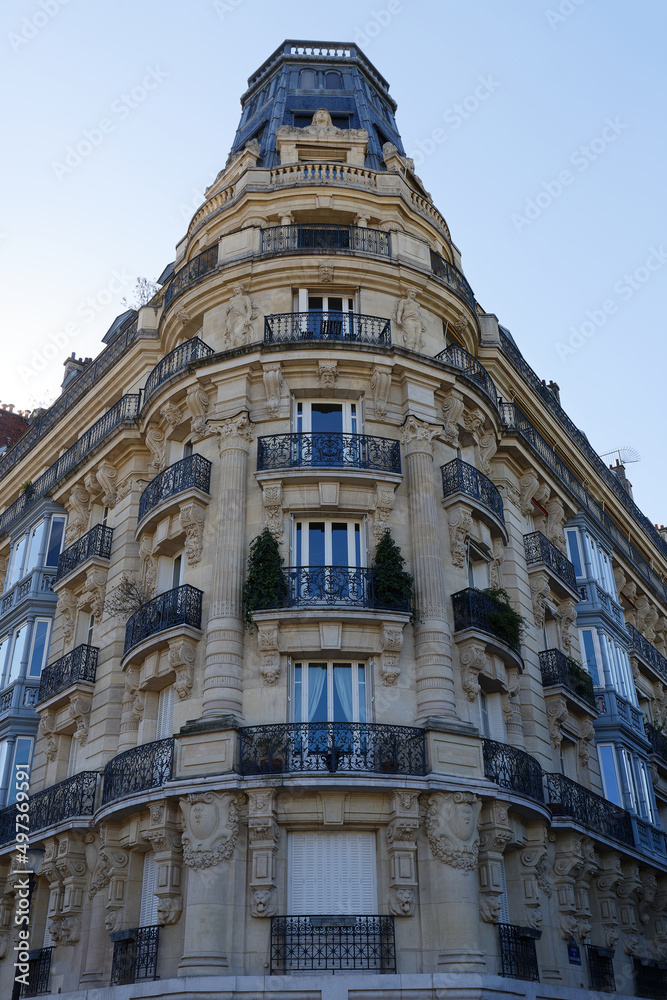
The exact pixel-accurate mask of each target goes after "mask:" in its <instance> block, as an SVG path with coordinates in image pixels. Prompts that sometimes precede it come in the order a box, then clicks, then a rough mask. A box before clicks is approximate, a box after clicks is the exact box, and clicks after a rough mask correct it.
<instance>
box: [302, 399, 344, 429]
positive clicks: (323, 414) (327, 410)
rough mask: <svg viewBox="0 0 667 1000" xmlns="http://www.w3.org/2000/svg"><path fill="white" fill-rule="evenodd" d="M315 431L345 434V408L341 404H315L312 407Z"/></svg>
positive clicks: (312, 422) (312, 423)
mask: <svg viewBox="0 0 667 1000" xmlns="http://www.w3.org/2000/svg"><path fill="white" fill-rule="evenodd" d="M310 419H311V428H312V430H313V431H332V432H334V433H338V434H342V432H343V407H342V404H341V403H313V405H312V407H311V418H310Z"/></svg>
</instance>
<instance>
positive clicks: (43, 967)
mask: <svg viewBox="0 0 667 1000" xmlns="http://www.w3.org/2000/svg"><path fill="white" fill-rule="evenodd" d="M52 954H53V948H40V949H39V950H38V951H31V952H30V956H31V957H30V959H29V960H28V982H27V984H25V985H23V984H22V985H21V990H20V993H19V996H20V997H37V996H41V995H42V994H44V993H48V992H49V974H50V972H51V956H52Z"/></svg>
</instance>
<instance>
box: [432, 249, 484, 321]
mask: <svg viewBox="0 0 667 1000" xmlns="http://www.w3.org/2000/svg"><path fill="white" fill-rule="evenodd" d="M431 270H432V271H433V274H434V275H435V277H436V278H439V279H440V281H442V282H444V284H445V285H447V287H448V288H449V290H450V291H452V292H454V293H455V294H456V295H458V296H459V298H461V299H463V301H464V302H467V303H468V305H469V306H470V308H471V309H472V311H473V313H475V315H476V314H477V310H476V308H475V295H474V293H473V290H472V288H471V287H470V285H469V284H468V282H467V281H466V279H465V278H464V277H463V275H462V274H461V272H460V271H459V269H458V267H455V266H454V265H453V264H450V263H449V261H448V260H445V258H444V257H441V256H440V254H439V253H435V252H434V251H433V250H431Z"/></svg>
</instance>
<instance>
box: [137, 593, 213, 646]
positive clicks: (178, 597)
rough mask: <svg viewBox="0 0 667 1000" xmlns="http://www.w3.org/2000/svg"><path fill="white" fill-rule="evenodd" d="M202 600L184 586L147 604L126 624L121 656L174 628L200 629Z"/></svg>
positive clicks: (201, 594) (199, 594)
mask: <svg viewBox="0 0 667 1000" xmlns="http://www.w3.org/2000/svg"><path fill="white" fill-rule="evenodd" d="M202 597H203V591H201V590H197V588H196V587H191V586H190V584H189V583H186V584H184V585H183V586H182V587H175V588H174V590H168V591H166V592H165V593H164V594H158V596H157V597H154V598H153V600H152V601H148V602H147V603H146V604H144V605H143V607H141V608H139V610H138V611H135V612H134V614H133V615H131V616H130V617H129V618H128V620H127V624H126V626H125V647H124V649H123V655H125V653H127V652H129V650H130V649H132V647H133V646H136V645H137V643H139V642H143V640H144V639H147V638H148V637H149V636H151V635H156V634H157V633H158V632H164V631H166V629H169V628H174V626H176V625H189V626H190V627H191V628H196V629H198V628H201V605H202Z"/></svg>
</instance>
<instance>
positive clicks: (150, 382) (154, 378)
mask: <svg viewBox="0 0 667 1000" xmlns="http://www.w3.org/2000/svg"><path fill="white" fill-rule="evenodd" d="M216 249H217V248H216ZM169 287H171V285H170V286H169ZM167 291H169V289H167ZM212 354H215V351H214V350H213V348H212V347H209V346H208V344H205V343H204V341H203V340H200V339H199V337H192V339H191V340H186V342H185V343H184V344H180V345H179V346H178V347H176V348H174V350H173V351H170V353H169V354H166V355H165V356H164V357H163V358H162V360H161V361H159V362H158V364H157V365H156V366H155V368H154V369H153V371H152V372H151V373H150V375H149V376H148V378H147V379H146V384H145V386H144V391H143V397H142V402H141V408H142V410H143V409H144V408H145V406H146V403H147V402H148V400H149V399H150V398H151V396H152V395H153V393H155V392H157V390H158V389H159V388H160V386H161V385H164V383H165V382H168V381H169V379H170V378H172V377H173V376H174V375H178V374H179V372H184V371H186V370H187V367H188V365H189V364H190V362H191V361H196V360H197V359H198V358H209V357H210V356H211V355H212Z"/></svg>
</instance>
